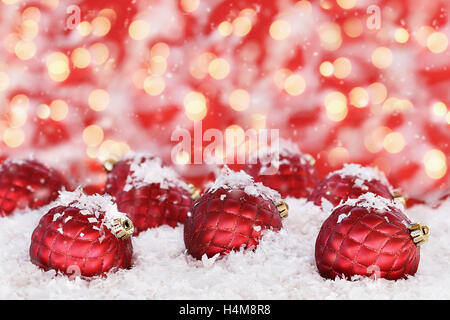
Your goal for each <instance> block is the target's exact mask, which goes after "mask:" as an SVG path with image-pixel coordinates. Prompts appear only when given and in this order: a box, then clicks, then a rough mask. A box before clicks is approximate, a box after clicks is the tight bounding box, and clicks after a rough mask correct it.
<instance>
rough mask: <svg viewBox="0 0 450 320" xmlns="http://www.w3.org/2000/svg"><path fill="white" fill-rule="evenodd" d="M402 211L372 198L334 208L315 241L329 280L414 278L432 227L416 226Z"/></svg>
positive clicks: (320, 267)
mask: <svg viewBox="0 0 450 320" xmlns="http://www.w3.org/2000/svg"><path fill="white" fill-rule="evenodd" d="M402 208H403V207H402V205H400V204H399V203H398V202H397V201H395V202H394V201H390V200H388V199H385V198H383V197H380V196H376V195H375V194H373V193H366V194H364V195H362V196H361V197H359V198H358V199H349V200H348V201H347V202H346V203H345V204H343V205H340V206H339V207H337V208H335V209H334V210H333V212H332V214H331V215H330V216H329V217H328V218H327V220H325V222H324V223H323V225H322V227H321V229H320V232H319V235H318V237H317V240H316V248H315V258H316V265H317V268H318V270H319V273H320V275H321V276H322V277H324V278H329V279H334V278H336V277H344V278H351V277H353V276H356V275H360V276H375V277H377V278H385V279H388V280H396V279H400V278H407V275H414V274H415V273H416V271H417V268H418V266H419V260H420V248H419V247H418V245H420V244H422V243H423V242H425V241H426V240H427V239H428V233H429V230H428V227H426V226H423V225H422V224H412V223H411V221H410V220H409V219H408V217H407V216H406V215H405V214H404V213H403V209H402Z"/></svg>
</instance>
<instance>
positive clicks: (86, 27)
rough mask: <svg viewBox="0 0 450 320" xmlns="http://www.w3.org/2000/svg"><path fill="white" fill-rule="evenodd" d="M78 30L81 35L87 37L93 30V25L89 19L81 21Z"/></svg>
mask: <svg viewBox="0 0 450 320" xmlns="http://www.w3.org/2000/svg"><path fill="white" fill-rule="evenodd" d="M77 31H78V33H79V34H80V36H82V37H86V36H88V35H89V34H90V33H91V32H92V25H91V24H90V23H89V22H87V21H81V22H80V23H79V24H78V26H77Z"/></svg>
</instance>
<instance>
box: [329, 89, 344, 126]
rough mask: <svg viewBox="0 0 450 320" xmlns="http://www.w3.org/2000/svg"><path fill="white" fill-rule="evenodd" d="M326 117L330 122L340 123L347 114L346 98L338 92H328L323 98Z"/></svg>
mask: <svg viewBox="0 0 450 320" xmlns="http://www.w3.org/2000/svg"><path fill="white" fill-rule="evenodd" d="M325 108H326V111H327V116H328V118H329V119H330V120H332V121H336V122H338V121H342V120H344V119H345V117H346V116H347V113H348V108H347V98H346V97H345V95H344V94H342V93H341V92H338V91H333V92H330V93H329V94H327V95H326V97H325Z"/></svg>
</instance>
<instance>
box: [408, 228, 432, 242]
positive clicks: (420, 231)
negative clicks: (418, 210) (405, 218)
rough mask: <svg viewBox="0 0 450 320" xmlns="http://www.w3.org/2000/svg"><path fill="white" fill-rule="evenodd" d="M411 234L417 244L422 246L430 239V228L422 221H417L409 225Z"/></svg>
mask: <svg viewBox="0 0 450 320" xmlns="http://www.w3.org/2000/svg"><path fill="white" fill-rule="evenodd" d="M409 234H410V235H411V237H412V239H413V241H414V244H415V245H416V246H421V245H422V244H424V243H425V242H427V241H428V235H429V234H430V228H428V226H426V225H424V224H422V223H415V224H413V225H411V226H410V227H409Z"/></svg>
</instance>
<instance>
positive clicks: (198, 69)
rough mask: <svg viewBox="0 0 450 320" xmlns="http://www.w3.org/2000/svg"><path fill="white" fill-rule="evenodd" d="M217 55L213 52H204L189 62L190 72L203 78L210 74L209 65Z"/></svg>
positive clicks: (195, 76) (198, 77)
mask: <svg viewBox="0 0 450 320" xmlns="http://www.w3.org/2000/svg"><path fill="white" fill-rule="evenodd" d="M215 58H216V56H215V55H214V54H213V53H211V52H204V53H202V54H201V55H199V56H198V57H196V58H195V59H194V60H193V61H191V63H190V64H189V72H190V73H191V75H192V76H193V77H194V78H195V79H199V80H200V79H203V78H205V77H206V75H207V74H208V67H209V64H210V63H211V61H213V60H214V59H215Z"/></svg>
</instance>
